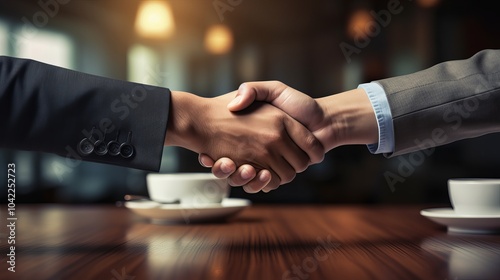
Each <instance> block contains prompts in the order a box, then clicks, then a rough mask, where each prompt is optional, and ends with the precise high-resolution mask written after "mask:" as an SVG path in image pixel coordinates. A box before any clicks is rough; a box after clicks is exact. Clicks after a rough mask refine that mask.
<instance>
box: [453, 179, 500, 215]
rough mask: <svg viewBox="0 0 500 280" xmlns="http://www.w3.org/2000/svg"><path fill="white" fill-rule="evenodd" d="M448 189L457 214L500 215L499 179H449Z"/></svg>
mask: <svg viewBox="0 0 500 280" xmlns="http://www.w3.org/2000/svg"><path fill="white" fill-rule="evenodd" d="M448 191H449V195H450V200H451V204H452V206H453V209H454V211H455V213H457V214H460V215H500V179H486V178H470V179H469V178H461V179H450V180H448Z"/></svg>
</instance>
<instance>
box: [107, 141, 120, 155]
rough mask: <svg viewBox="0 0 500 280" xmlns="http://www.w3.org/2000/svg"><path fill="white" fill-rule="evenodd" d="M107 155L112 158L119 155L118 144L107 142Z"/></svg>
mask: <svg viewBox="0 0 500 280" xmlns="http://www.w3.org/2000/svg"><path fill="white" fill-rule="evenodd" d="M108 154H110V155H112V156H117V155H119V154H120V143H118V142H116V141H109V143H108Z"/></svg>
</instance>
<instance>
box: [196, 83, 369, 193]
mask: <svg viewBox="0 0 500 280" xmlns="http://www.w3.org/2000/svg"><path fill="white" fill-rule="evenodd" d="M255 100H257V101H265V102H268V103H271V104H272V105H273V106H276V107H278V108H279V109H281V110H283V111H285V112H286V113H287V114H289V115H290V116H292V117H293V118H295V119H296V120H298V121H299V122H301V123H302V124H304V125H305V126H306V127H307V128H308V129H309V130H310V131H311V132H312V133H313V134H314V136H315V137H316V138H317V139H318V140H319V141H320V142H321V144H322V145H323V147H324V148H325V152H327V151H329V150H331V149H333V148H335V147H337V146H340V145H346V144H370V143H376V142H377V140H378V128H377V123H376V119H375V115H374V112H373V109H372V107H371V104H370V102H369V100H368V98H367V96H366V93H365V92H364V90H362V89H355V90H352V91H347V92H342V93H339V94H335V95H330V96H327V97H324V98H319V99H313V98H311V97H309V96H308V95H306V94H304V93H302V92H300V91H297V90H295V89H293V88H291V87H289V86H287V85H285V84H283V83H281V82H278V81H268V82H251V83H244V84H242V85H241V86H240V88H239V90H238V94H237V96H236V98H235V99H234V100H233V101H232V102H231V103H229V105H228V109H229V110H231V111H237V110H241V109H243V108H245V107H246V106H248V105H250V104H251V103H252V102H254V101H255ZM199 160H200V163H201V164H202V165H203V166H206V167H210V166H212V172H213V173H214V174H215V175H216V176H217V177H221V178H224V177H229V178H230V179H231V180H233V181H238V182H240V183H242V184H243V185H245V184H252V186H253V188H254V189H255V188H257V187H260V188H261V189H262V190H263V191H264V192H268V191H270V190H272V189H273V188H271V187H269V186H265V185H264V184H259V181H258V176H257V177H252V176H250V175H251V174H255V171H254V170H253V169H252V166H248V165H244V166H239V167H238V166H237V165H236V164H234V162H232V160H231V159H230V158H220V159H218V160H217V162H215V163H214V161H213V160H212V158H210V157H208V156H206V155H204V154H200V156H199ZM313 163H317V162H313ZM237 167H238V169H236V168H237ZM261 172H262V171H261ZM256 178H257V179H256Z"/></svg>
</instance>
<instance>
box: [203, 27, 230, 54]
mask: <svg viewBox="0 0 500 280" xmlns="http://www.w3.org/2000/svg"><path fill="white" fill-rule="evenodd" d="M232 47H233V34H232V32H231V30H230V29H229V28H228V27H227V26H225V25H221V24H217V25H213V26H211V27H210V28H209V29H208V30H207V33H206V35H205V48H206V49H207V50H208V51H209V52H210V53H213V54H225V53H227V52H229V51H230V50H231V48H232Z"/></svg>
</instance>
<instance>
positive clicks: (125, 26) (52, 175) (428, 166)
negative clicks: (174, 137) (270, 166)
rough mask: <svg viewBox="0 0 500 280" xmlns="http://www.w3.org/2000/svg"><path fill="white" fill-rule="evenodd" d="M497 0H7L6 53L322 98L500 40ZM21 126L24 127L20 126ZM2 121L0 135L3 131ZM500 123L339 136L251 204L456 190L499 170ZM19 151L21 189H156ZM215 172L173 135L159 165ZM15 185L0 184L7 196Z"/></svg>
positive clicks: (210, 91)
mask: <svg viewBox="0 0 500 280" xmlns="http://www.w3.org/2000/svg"><path fill="white" fill-rule="evenodd" d="M494 3H495V2H494V1H473V2H472V1H457V0H415V1H409V0H408V1H407V0H400V1H397V0H376V1H375V0H364V1H353V0H342V1H340V0H339V1H333V0H312V1H288V0H273V1H266V0H161V1H149V0H127V1H121V0H40V1H38V0H30V1H28V0H16V1H0V55H9V56H15V57H26V58H33V59H37V60H40V61H44V62H47V63H50V64H55V65H59V66H62V67H66V68H70V69H74V70H78V71H83V72H87V73H91V74H95V75H100V76H106V77H110V78H117V79H122V80H129V81H135V82H142V83H147V84H153V85H158V86H164V87H168V88H170V89H173V90H182V91H188V92H193V93H196V94H198V95H201V96H217V95H220V94H223V93H227V92H229V91H232V90H235V89H236V88H237V87H238V86H239V84H240V83H242V82H244V81H251V80H280V81H282V82H284V83H286V84H288V85H290V86H292V87H294V88H296V89H298V90H300V91H303V92H305V93H307V94H309V95H310V96H312V97H321V96H326V95H330V94H334V93H338V92H341V91H344V90H349V89H352V88H355V87H357V85H358V84H360V83H364V82H369V81H372V80H375V79H381V78H386V77H390V76H396V75H402V74H407V73H412V72H415V71H418V70H422V69H425V68H427V67H430V66H432V65H434V64H436V63H439V62H442V61H446V60H452V59H463V58H467V57H470V56H471V55H473V54H474V53H476V52H477V51H479V50H482V49H486V48H499V47H500V31H499V28H498V27H499V26H500V17H499V16H498V12H497V9H495V7H494ZM19 129H22V128H19ZM3 133H4V132H0V137H5V136H4V135H3ZM499 140H500V136H499V135H497V134H491V135H487V136H484V137H480V138H477V139H470V140H463V141H459V142H456V143H453V144H450V145H447V146H443V147H439V148H437V149H435V150H433V151H427V152H426V153H423V152H417V153H413V154H409V155H405V156H401V157H396V158H391V159H387V158H384V156H382V155H372V154H370V153H369V152H368V150H367V149H366V147H365V146H349V147H341V148H338V149H335V150H333V151H330V152H329V153H328V154H327V155H326V157H325V160H324V161H323V162H322V163H321V164H318V165H314V166H311V167H310V168H309V169H308V170H307V171H305V172H303V173H301V174H298V175H297V177H296V179H295V180H294V181H293V182H292V183H289V184H287V185H284V186H282V187H280V188H279V189H278V190H276V191H273V192H271V193H269V194H262V193H261V194H246V193H244V192H243V191H242V190H241V188H233V189H232V193H231V196H232V197H243V198H248V199H250V200H252V201H253V202H254V203H267V202H273V203H291V202H294V203H448V198H447V186H446V180H447V179H448V178H452V177H499V176H500V149H498V143H499ZM11 162H12V163H15V164H16V171H17V177H16V179H17V181H16V195H17V196H16V199H17V202H18V203H20V202H26V203H28V202H42V203H54V202H56V203H110V202H115V201H117V200H121V199H122V198H123V195H124V194H145V195H147V189H146V180H145V176H146V174H147V172H144V171H140V170H134V169H129V168H123V167H116V166H109V165H103V164H98V163H88V162H78V163H77V164H75V165H72V166H68V164H66V163H65V159H64V158H62V157H59V156H55V155H50V154H43V153H33V152H24V151H13V150H5V149H4V150H0V166H4V169H3V170H4V171H2V172H0V182H3V183H1V184H3V185H6V182H7V179H6V177H7V176H6V169H7V167H6V166H7V163H11ZM199 171H202V172H209V170H208V169H205V168H202V167H201V166H200V165H199V164H198V161H197V155H196V154H194V153H192V152H190V151H187V150H184V149H180V148H172V147H166V148H165V149H164V156H163V159H162V167H161V172H165V173H166V172H199ZM6 196H7V193H6V192H1V193H0V197H1V198H2V201H6Z"/></svg>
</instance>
